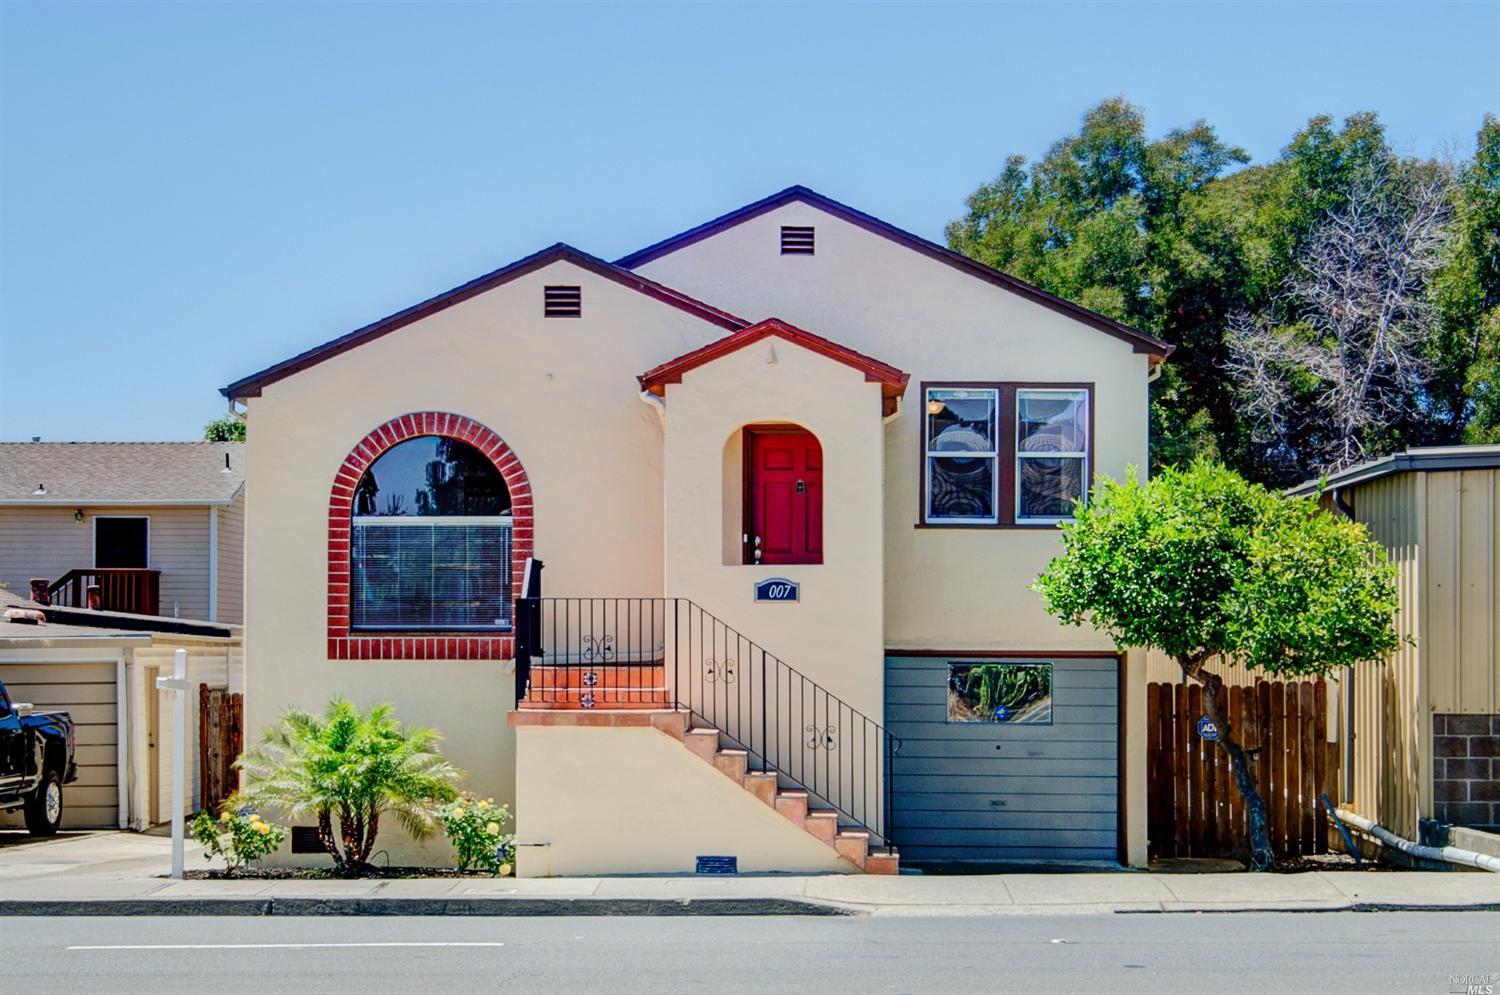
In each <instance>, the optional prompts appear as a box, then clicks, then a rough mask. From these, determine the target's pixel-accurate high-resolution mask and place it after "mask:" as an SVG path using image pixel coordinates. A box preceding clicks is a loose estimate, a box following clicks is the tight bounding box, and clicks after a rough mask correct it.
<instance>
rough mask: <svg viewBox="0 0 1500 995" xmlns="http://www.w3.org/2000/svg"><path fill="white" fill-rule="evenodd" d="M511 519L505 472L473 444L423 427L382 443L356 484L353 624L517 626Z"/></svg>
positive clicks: (411, 628) (413, 628) (421, 628)
mask: <svg viewBox="0 0 1500 995" xmlns="http://www.w3.org/2000/svg"><path fill="white" fill-rule="evenodd" d="M511 525H512V523H511V495H510V491H509V489H508V488H507V487H506V484H505V480H504V479H503V478H502V477H501V475H500V471H499V470H498V469H497V468H496V467H495V464H494V463H492V462H491V461H490V459H489V457H487V456H485V454H484V453H482V452H480V451H479V450H478V449H476V448H475V447H474V446H471V445H469V444H468V443H467V442H463V441H460V440H458V439H453V438H448V437H444V436H434V435H421V436H417V437H415V438H410V439H407V440H405V441H404V442H399V443H397V444H396V445H394V446H392V447H391V448H389V449H387V450H385V452H383V453H381V454H380V456H379V457H378V458H377V459H376V460H375V462H373V463H372V464H370V467H369V469H367V470H366V471H365V472H364V475H363V476H361V477H360V479H359V482H358V484H356V485H355V487H354V496H353V502H352V508H351V515H350V537H349V539H350V542H349V567H350V571H349V581H350V589H349V622H350V626H351V628H353V629H355V630H364V631H399V632H464V631H491V632H493V631H497V630H499V631H504V630H508V629H510V627H511V610H512V597H511V596H512V591H511V568H512V561H511V551H512V550H511V545H512V528H511Z"/></svg>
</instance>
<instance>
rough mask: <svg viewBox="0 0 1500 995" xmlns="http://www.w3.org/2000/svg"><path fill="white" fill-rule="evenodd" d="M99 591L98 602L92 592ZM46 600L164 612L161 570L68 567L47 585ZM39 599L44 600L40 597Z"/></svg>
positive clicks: (66, 604) (72, 605)
mask: <svg viewBox="0 0 1500 995" xmlns="http://www.w3.org/2000/svg"><path fill="white" fill-rule="evenodd" d="M95 592H97V595H98V603H97V604H94V603H92V601H93V599H92V597H91V595H93V594H94V593H95ZM46 596H47V600H46V601H45V602H43V603H44V604H52V605H58V606H61V607H64V608H95V609H98V610H100V611H111V612H129V613H130V614H132V615H160V614H161V571H160V570H143V569H139V568H134V567H93V568H88V569H78V570H69V571H68V572H67V573H65V574H63V575H62V576H61V577H59V578H58V579H57V580H55V581H53V582H52V583H50V584H48V585H47V587H46ZM37 600H39V601H40V600H41V599H40V598H38V599H37Z"/></svg>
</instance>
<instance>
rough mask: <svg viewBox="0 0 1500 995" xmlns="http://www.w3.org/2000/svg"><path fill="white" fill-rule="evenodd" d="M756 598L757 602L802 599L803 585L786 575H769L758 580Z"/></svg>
mask: <svg viewBox="0 0 1500 995" xmlns="http://www.w3.org/2000/svg"><path fill="white" fill-rule="evenodd" d="M755 600H756V601H757V602H760V601H800V600H801V585H800V584H798V583H797V582H796V581H794V580H787V579H786V578H785V577H767V578H766V579H765V580H762V581H756V583H755Z"/></svg>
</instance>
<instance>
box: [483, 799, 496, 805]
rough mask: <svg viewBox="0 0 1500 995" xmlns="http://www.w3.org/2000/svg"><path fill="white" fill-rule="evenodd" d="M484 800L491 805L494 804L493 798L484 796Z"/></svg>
mask: <svg viewBox="0 0 1500 995" xmlns="http://www.w3.org/2000/svg"><path fill="white" fill-rule="evenodd" d="M485 801H487V802H489V803H490V804H491V805H493V804H495V799H493V798H486V799H485Z"/></svg>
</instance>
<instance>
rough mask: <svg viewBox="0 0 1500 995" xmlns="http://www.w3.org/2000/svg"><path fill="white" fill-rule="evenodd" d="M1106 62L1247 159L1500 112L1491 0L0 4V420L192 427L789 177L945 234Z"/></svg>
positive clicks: (10, 425)
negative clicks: (1359, 128)
mask: <svg viewBox="0 0 1500 995" xmlns="http://www.w3.org/2000/svg"><path fill="white" fill-rule="evenodd" d="M1116 94H1122V95H1124V96H1126V97H1128V98H1129V99H1130V100H1132V101H1133V102H1135V103H1136V104H1138V105H1139V106H1141V107H1142V108H1143V109H1144V110H1145V112H1146V114H1147V119H1148V122H1149V124H1150V127H1151V129H1152V131H1153V133H1160V132H1162V131H1165V130H1167V129H1169V128H1171V127H1173V126H1177V125H1184V124H1187V123H1189V122H1191V121H1193V120H1194V119H1197V118H1206V119H1208V120H1209V121H1210V122H1212V123H1213V124H1214V125H1216V126H1217V127H1218V129H1219V131H1220V134H1221V135H1222V136H1223V137H1224V138H1226V139H1227V140H1229V141H1232V142H1236V143H1238V144H1241V145H1243V146H1244V147H1246V148H1247V149H1249V151H1250V152H1251V153H1252V155H1254V156H1255V158H1256V159H1257V160H1260V159H1266V158H1269V157H1272V156H1274V155H1275V154H1276V153H1277V151H1278V150H1279V149H1280V148H1281V146H1282V145H1283V144H1284V143H1285V142H1286V140H1287V139H1288V138H1289V137H1290V135H1291V134H1292V132H1293V131H1294V130H1295V129H1296V128H1297V127H1298V126H1300V125H1301V124H1302V123H1303V122H1305V121H1306V119H1307V118H1308V117H1310V116H1311V115H1314V114H1318V113H1329V114H1333V115H1335V116H1338V117H1343V116H1344V115H1347V114H1349V113H1352V112H1355V111H1360V110H1375V111H1378V112H1379V113H1380V114H1381V116H1382V118H1383V120H1384V121H1385V123H1386V125H1387V127H1388V130H1389V133H1390V135H1391V137H1392V139H1393V141H1394V142H1395V143H1396V144H1397V145H1398V147H1400V148H1402V149H1403V150H1405V151H1407V152H1410V153H1413V154H1431V153H1436V152H1440V151H1442V150H1444V149H1445V148H1451V149H1454V150H1456V151H1458V152H1460V153H1464V152H1467V151H1468V150H1470V149H1471V148H1472V143H1473V137H1474V133H1475V131H1476V130H1477V128H1478V126H1479V123H1480V120H1481V118H1482V116H1483V114H1484V112H1485V111H1500V3H1495V2H1490V3H1468V4H1459V3H1422V4H1406V3H1400V4H1376V3H1359V4H1339V3H1288V4H1262V3H1234V4H1230V3H1215V4H1207V3H1205V4H1190V3H1157V4H1126V3H1117V4H1083V3H1079V4H1019V3H1018V4H983V5H979V4H942V5H934V4H924V5H905V4H894V3H892V4H846V5H831V4H829V5H775V4H756V5H746V6H736V5H721V4H686V3H684V4H672V5H626V4H609V5H606V4H550V5H524V4H514V5H502V4H425V5H401V4H380V5H356V4H347V5H346V4H332V3H324V4H316V5H296V4H291V3H279V4H251V5H236V4H207V3H198V4H173V5H138V4H129V3H110V4H92V5H87V6H78V5H70V4H66V3H47V4H41V5H33V4H26V3H18V2H14V0H10V2H6V3H3V4H0V438H3V439H25V438H29V437H30V436H32V435H37V434H40V435H42V436H43V437H45V438H47V439H50V440H62V439H175V438H195V437H197V436H198V434H199V432H200V431H201V426H202V424H203V423H204V422H206V421H208V420H210V419H212V418H214V417H216V416H218V415H219V414H221V413H222V411H223V401H222V399H221V398H220V397H219V395H218V393H217V390H218V388H219V387H220V386H222V385H224V384H225V383H228V382H229V381H230V380H233V379H235V378H237V377H239V376H242V375H245V374H248V373H251V372H254V371H255V370H258V369H260V368H262V367H264V366H267V365H269V364H271V363H273V362H276V361H278V360H281V359H283V358H285V357H287V356H289V355H291V354H293V353H295V352H299V351H301V350H303V349H305V348H307V347H309V346H311V345H314V344H316V343H319V342H322V341H325V340H327V339H329V338H332V337H334V336H336V335H339V334H342V333H343V332H345V331H348V330H349V329H351V328H354V327H356V326H358V325H361V324H363V323H365V322H368V321H370V320H373V319H375V318H379V317H381V316H383V315H385V314H387V313H389V312H391V311H394V310H398V309H399V308H401V307H404V306H406V305H408V304H411V303H413V302H415V301H417V300H420V299H422V298H424V297H427V296H430V295H431V294H434V293H437V292H439V291H442V290H445V289H447V288H449V287H451V286H454V285H456V284H458V283H461V282H463V281H465V280H467V279H469V278H471V277H473V276H476V275H478V274H480V273H483V272H486V271H488V270H490V269H494V268H496V267H497V266H500V265H502V264H504V263H506V262H509V261H511V260H512V259H515V258H517V257H519V256H522V255H525V254H527V253H529V252H532V251H534V250H535V249H537V248H540V247H542V246H544V245H547V244H550V243H552V242H555V241H560V240H561V241H568V242H572V243H574V244H576V245H578V246H579V247H581V248H584V249H587V250H589V251H591V252H595V253H597V254H599V255H603V256H607V257H610V258H614V257H616V256H619V255H622V254H624V253H625V252H628V251H630V250H631V249H634V248H638V247H640V246H642V245H645V244H648V243H650V242H653V241H656V240H657V239H659V238H662V237H664V236H666V235H670V234H672V233H674V232H676V231H678V230H680V229H683V228H686V227H689V226H691V225H694V224H697V223H698V222H701V221H704V220H707V219H708V218H710V217H712V216H715V215H717V214H719V213H722V212H723V211H726V210H729V209H732V208H734V207H737V206H739V205H741V204H743V203H746V202H748V201H751V200H755V199H758V198H759V197H762V196H764V195H766V194H768V193H771V192H773V191H775V190H778V189H780V188H782V187H785V186H787V185H789V184H792V183H804V184H806V185H808V186H811V187H813V188H815V189H818V190H820V191H822V192H824V193H827V194H829V195H830V196H833V197H835V198H838V199H840V200H843V201H845V202H847V203H850V204H852V205H854V206H856V207H859V208H861V209H864V210H867V211H869V212H871V213H873V214H876V215H878V216H881V217H884V218H886V219H887V220H889V221H892V222H894V223H896V224H899V225H901V226H903V227H906V228H910V229H911V230H913V231H916V232H918V233H920V234H923V235H926V236H928V237H931V238H937V239H941V237H942V229H943V225H944V223H945V222H946V221H947V220H949V219H950V218H952V217H953V216H955V215H956V214H957V213H958V212H959V211H960V210H961V208H962V203H963V198H964V196H965V195H966V194H967V193H969V192H970V191H971V190H973V189H974V188H975V187H976V186H977V185H978V184H979V183H981V182H983V181H985V180H987V179H989V178H991V177H992V176H993V175H994V174H995V173H996V172H997V171H998V169H999V167H1000V165H1001V163H1002V162H1003V160H1004V157H1005V156H1006V155H1007V154H1009V153H1012V152H1020V153H1023V154H1026V155H1028V156H1032V157H1034V156H1038V155H1040V154H1041V153H1043V152H1044V151H1045V149H1046V147H1047V146H1048V144H1050V143H1051V142H1052V141H1053V140H1055V139H1057V138H1058V137H1060V136H1062V135H1063V134H1064V133H1066V132H1068V131H1070V130H1072V129H1074V128H1076V126H1077V124H1078V121H1079V118H1080V115H1081V114H1082V113H1083V111H1084V110H1085V109H1087V108H1088V107H1090V106H1091V105H1093V104H1094V103H1095V102H1097V101H1098V100H1100V99H1101V98H1104V97H1107V96H1111V95H1116Z"/></svg>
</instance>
